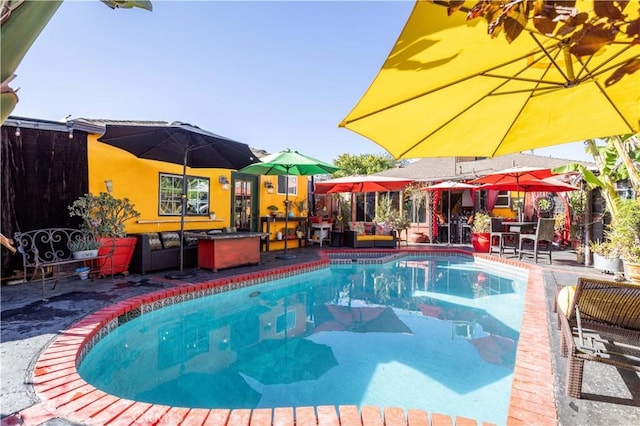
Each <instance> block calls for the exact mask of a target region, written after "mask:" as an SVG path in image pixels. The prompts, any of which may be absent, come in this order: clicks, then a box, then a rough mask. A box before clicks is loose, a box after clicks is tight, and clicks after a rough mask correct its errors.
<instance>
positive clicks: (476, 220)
mask: <svg viewBox="0 0 640 426" xmlns="http://www.w3.org/2000/svg"><path fill="white" fill-rule="evenodd" d="M490 234H491V216H489V214H488V213H485V212H476V213H475V214H474V215H473V224H472V225H471V244H472V245H473V249H474V250H475V251H477V252H480V253H489V249H490V248H491V244H490V243H491V241H490V238H489V235H490Z"/></svg>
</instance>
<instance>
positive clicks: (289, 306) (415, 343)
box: [79, 255, 526, 424]
mask: <svg viewBox="0 0 640 426" xmlns="http://www.w3.org/2000/svg"><path fill="white" fill-rule="evenodd" d="M503 270H504V268H500V270H498V269H497V268H490V265H489V264H487V263H486V262H485V263H484V264H482V270H478V269H476V268H475V267H474V265H473V262H472V258H470V257H459V258H451V257H442V256H440V257H438V256H435V257H434V256H430V257H425V256H415V255H411V256H410V257H406V258H397V257H396V258H395V259H393V260H392V261H391V262H388V263H384V264H381V263H376V261H374V260H369V261H368V262H366V264H359V263H357V262H354V261H353V259H346V261H345V262H344V263H342V264H339V265H334V266H333V267H332V268H331V270H330V271H329V270H326V269H321V270H317V271H315V272H309V273H307V274H305V275H304V276H302V275H296V276H294V277H288V278H280V279H277V280H276V281H275V282H274V283H273V284H266V283H261V284H257V285H254V286H251V287H247V288H240V289H236V290H234V291H232V292H225V293H221V294H217V295H215V296H213V298H211V297H210V296H206V294H205V292H202V294H198V293H197V292H196V293H195V294H193V295H191V296H192V297H191V298H189V297H188V296H185V297H184V298H183V301H182V302H181V303H178V304H172V305H170V306H164V304H159V305H158V304H157V303H156V304H151V305H150V306H149V305H147V306H146V307H144V306H143V307H142V309H141V311H140V313H144V315H142V316H138V317H137V318H134V319H132V320H131V321H126V322H125V321H122V324H120V326H119V327H117V329H116V331H115V332H111V333H108V334H106V333H105V335H104V336H102V338H101V339H98V340H97V341H96V342H95V347H94V348H93V350H91V351H85V352H84V354H86V356H84V359H83V362H82V363H81V365H80V368H79V370H80V373H81V375H82V376H83V377H85V379H86V380H87V381H88V382H89V383H93V384H95V385H96V386H97V387H98V388H100V389H103V390H105V391H107V392H109V393H112V394H115V395H118V396H121V397H125V398H131V399H135V400H147V401H150V402H153V403H160V404H168V405H182V406H192V407H193V406H202V407H210V408H211V407H218V406H220V407H222V406H225V407H229V408H240V407H249V408H254V407H264V406H267V407H269V406H300V405H323V404H335V405H339V404H355V405H365V404H366V405H377V406H397V407H403V408H405V409H406V408H422V409H425V410H429V411H437V412H440V413H449V414H451V415H463V416H466V417H469V418H476V419H481V420H485V421H491V422H495V423H498V424H503V423H505V420H506V415H507V414H506V412H507V407H508V404H509V395H510V389H511V377H512V371H513V364H514V359H515V350H516V344H517V340H518V330H519V326H520V323H521V319H522V305H523V303H524V293H525V287H526V285H525V283H526V271H525V270H523V269H519V268H510V269H509V270H508V272H507V273H503V272H501V271H503ZM514 277H515V278H516V280H514V279H513V278H514ZM301 281H304V284H300V282H301ZM292 284H293V285H292ZM292 287H293V288H295V290H296V291H297V292H296V293H290V292H289V290H291V289H292ZM196 296H197V297H196ZM205 296H206V297H205ZM178 301H180V300H178ZM212 301H214V303H215V306H217V307H218V308H215V309H214V308H212V306H211V302H212ZM155 306H157V307H163V308H162V309H152V308H154V307H155ZM220 306H222V307H220ZM236 311H242V312H247V313H250V314H251V315H243V316H241V317H235V316H233V315H232V313H233V312H236ZM135 316H136V315H132V317H135ZM160 317H168V318H170V319H169V320H168V321H166V322H165V321H161V318H160ZM349 318H351V323H350V322H349V321H348V319H349ZM354 318H356V321H355V323H353V319H354ZM365 319H369V321H365ZM143 320H144V321H143ZM194 324H197V325H195V326H194ZM119 336H126V337H125V338H124V339H121V340H118V337H119ZM133 336H140V337H142V338H141V339H137V338H135V339H134V337H133ZM269 336H271V338H269ZM274 337H277V339H275V340H274ZM284 337H286V338H287V339H284ZM273 341H276V342H282V341H284V342H288V343H286V344H285V345H289V347H285V349H282V346H284V345H274V346H275V348H274V349H275V350H276V351H278V350H280V351H281V353H283V354H284V355H283V357H282V358H277V356H274V355H270V356H263V358H262V359H259V358H257V357H259V356H261V355H262V353H263V352H265V351H264V350H263V349H266V348H262V347H261V348H260V350H257V351H256V350H252V348H253V349H255V348H256V347H259V346H258V345H260V344H262V343H263V342H273ZM300 341H304V342H309V343H305V344H304V345H306V346H311V347H313V348H314V350H317V351H318V353H319V355H317V359H313V358H312V359H310V360H309V361H308V362H307V363H306V364H304V363H303V366H302V367H298V370H296V371H297V373H296V374H298V373H299V374H302V375H303V376H302V378H303V379H305V380H303V381H299V380H298V379H299V378H300V377H297V376H296V374H293V373H277V372H276V373H275V374H269V373H273V372H274V371H273V370H274V368H275V367H277V366H278V365H279V364H283V363H285V362H290V363H293V362H294V361H297V362H298V364H300V362H299V361H300V360H299V359H296V357H295V356H291V351H294V352H293V353H296V354H297V352H295V350H298V346H295V345H298V344H299V343H292V342H300ZM263 346H264V345H263ZM316 346H317V347H318V348H322V349H318V348H316ZM327 347H328V348H329V349H330V353H331V354H333V357H334V359H335V362H334V361H333V360H332V359H330V356H329V355H327V354H328V353H327V352H326V351H325V349H324V348H327ZM165 348H169V350H168V351H167V352H166V354H165V355H164V356H160V355H159V354H160V352H162V350H164V349H165ZM363 349H364V351H363ZM391 349H394V350H395V351H391ZM445 349H446V350H445ZM100 351H102V352H105V353H108V354H109V356H108V357H106V358H105V359H106V361H99V360H98V358H100V357H99V355H100ZM322 351H325V352H322ZM447 351H453V352H454V353H455V356H452V355H451V354H450V352H447ZM277 353H278V352H276V354H277ZM313 353H314V352H311V354H312V355H313ZM398 354H401V356H399V355H398ZM127 357H129V358H130V359H133V360H136V359H137V360H139V361H142V363H141V364H139V365H138V367H134V368H133V369H132V370H129V371H126V370H123V367H122V366H121V365H118V364H115V362H114V360H115V359H127ZM269 357H270V358H269ZM94 358H95V359H94ZM211 358H213V359H215V362H214V363H213V365H211V364H209V365H207V366H205V359H206V360H207V361H209V360H210V359H211ZM233 358H236V359H233ZM237 359H240V360H241V361H243V362H239V363H236V364H233V366H232V367H230V366H231V365H232V362H234V361H236V360H237ZM426 361H429V362H426ZM269 362H271V363H272V364H269ZM334 364H335V365H334ZM261 365H270V367H268V368H266V369H256V368H255V367H256V366H261ZM141 366H142V367H141ZM150 367H154V368H156V369H157V370H156V371H155V372H153V373H152V374H151V375H152V376H154V377H164V379H165V382H164V383H160V382H157V383H156V384H153V385H150V384H147V385H146V386H142V389H138V390H135V391H134V390H132V389H133V386H132V385H131V383H143V382H144V380H143V377H141V376H140V374H139V373H141V372H142V371H143V370H147V369H148V368H150ZM316 368H317V371H316ZM94 372H95V373H98V374H92V373H94ZM287 374H289V375H287ZM283 377H285V378H286V380H282V378H283ZM105 378H107V379H108V380H103V382H104V383H102V382H100V380H102V379H105ZM124 379H130V380H129V381H128V382H127V381H125V380H124ZM310 379H314V381H315V382H317V385H318V388H312V387H310ZM145 380H146V379H145ZM207 381H208V382H209V383H216V384H222V385H224V388H225V389H229V388H230V387H234V386H236V385H239V387H238V389H239V390H238V392H237V393H233V394H232V393H231V392H228V391H227V392H225V393H223V394H224V396H225V397H226V399H222V400H219V401H218V402H216V403H214V404H213V405H211V404H212V403H211V401H212V396H213V395H215V394H218V393H220V392H219V391H218V390H219V388H215V386H210V387H209V388H206V387H203V386H200V387H199V388H198V387H197V389H198V390H197V391H195V392H192V391H188V390H187V388H188V385H189V384H190V383H197V384H200V385H202V383H203V382H207ZM279 381H286V382H288V383H279ZM147 383H148V382H147ZM392 385H398V388H399V390H398V389H394V388H393V386H392ZM176 389H180V392H176ZM207 389H208V392H207ZM401 390H408V391H409V392H407V393H405V394H403V393H402V392H400V391H401ZM190 393H191V394H194V393H195V394H196V397H197V398H200V399H199V400H198V399H196V400H195V402H194V401H193V400H191V401H188V400H181V398H184V397H186V396H187V394H190ZM281 395H285V399H276V398H277V397H278V396H281ZM324 395H330V396H331V398H329V399H327V398H326V397H325V396H324ZM293 396H295V398H293ZM287 398H289V399H287ZM238 401H242V403H241V404H238ZM255 401H258V402H255ZM498 401H500V405H501V408H497V405H498Z"/></svg>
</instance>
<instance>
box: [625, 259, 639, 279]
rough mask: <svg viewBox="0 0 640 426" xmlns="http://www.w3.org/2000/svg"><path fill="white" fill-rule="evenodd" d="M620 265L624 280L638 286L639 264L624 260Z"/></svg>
mask: <svg viewBox="0 0 640 426" xmlns="http://www.w3.org/2000/svg"><path fill="white" fill-rule="evenodd" d="M622 265H623V269H624V276H625V278H626V279H628V280H629V281H631V282H632V283H634V284H640V263H633V262H629V261H627V260H624V261H623V262H622Z"/></svg>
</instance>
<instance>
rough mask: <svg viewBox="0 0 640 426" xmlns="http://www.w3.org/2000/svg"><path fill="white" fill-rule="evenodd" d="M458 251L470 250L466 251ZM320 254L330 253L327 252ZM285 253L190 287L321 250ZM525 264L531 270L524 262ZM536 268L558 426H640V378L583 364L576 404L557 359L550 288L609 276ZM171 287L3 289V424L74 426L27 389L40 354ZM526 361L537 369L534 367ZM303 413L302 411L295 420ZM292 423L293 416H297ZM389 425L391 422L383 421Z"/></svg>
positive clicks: (205, 275) (156, 279)
mask: <svg viewBox="0 0 640 426" xmlns="http://www.w3.org/2000/svg"><path fill="white" fill-rule="evenodd" d="M409 248H410V249H416V250H422V249H424V250H430V249H434V248H436V249H446V248H445V247H443V246H438V245H427V244H424V245H422V244H421V245H414V246H410V247H409ZM457 248H462V249H465V250H469V247H467V246H460V247H457ZM326 249H328V250H334V249H332V248H326ZM290 252H291V253H292V254H295V255H296V258H294V259H287V260H283V259H278V258H276V256H275V253H266V254H265V253H263V254H262V257H261V263H260V265H255V266H246V267H239V268H233V269H227V270H221V271H219V272H216V273H212V272H206V271H198V272H197V274H196V276H195V277H194V278H191V279H189V280H188V281H189V282H192V283H196V282H202V281H208V280H212V279H218V278H225V277H231V276H235V275H239V274H246V273H255V272H258V271H265V270H269V269H272V268H280V267H287V266H292V265H296V264H300V263H303V262H312V261H315V260H318V259H319V258H320V256H321V254H320V253H321V249H319V248H318V247H308V248H301V249H293V250H290ZM525 263H527V264H529V265H530V263H529V262H525ZM538 268H539V273H540V276H542V277H543V278H544V279H543V281H544V290H545V291H544V296H545V300H544V302H545V303H546V306H547V309H546V312H545V315H546V317H547V318H548V326H546V328H547V330H544V329H542V328H540V329H538V330H537V332H540V333H544V332H546V333H547V334H548V339H549V341H550V352H551V363H552V366H553V383H552V384H551V383H544V377H542V378H541V380H540V381H541V383H540V386H541V387H545V386H551V385H552V387H553V394H554V398H555V401H554V402H555V407H556V415H557V419H558V420H557V423H558V424H560V425H587V424H588V425H634V424H640V375H639V374H637V373H633V372H630V371H626V370H617V369H615V368H613V367H609V366H606V365H601V364H598V365H591V364H594V363H587V364H586V366H585V377H584V387H583V390H584V393H585V395H584V398H583V399H574V398H569V397H566V396H565V394H564V372H565V370H564V367H565V360H564V359H563V358H562V357H560V355H559V351H558V348H559V342H558V339H559V332H558V330H557V329H556V328H555V324H556V321H555V314H554V313H553V312H552V306H553V298H554V295H555V291H556V286H558V285H561V286H564V285H573V284H575V282H576V280H577V278H578V277H579V276H588V275H595V276H597V277H599V278H612V277H611V276H604V274H602V273H600V272H599V271H596V270H594V269H593V268H590V267H584V266H582V265H578V264H577V263H576V262H575V255H574V254H573V253H572V252H570V251H558V252H555V253H554V263H553V265H548V264H547V263H546V262H545V261H544V260H541V261H540V263H539V264H538V267H537V268H534V269H538ZM176 285H177V284H176V282H175V281H171V280H166V279H164V273H156V274H152V275H147V276H139V275H131V276H128V277H115V278H114V279H113V280H111V279H101V280H95V281H80V280H78V279H69V280H66V281H64V282H60V283H58V285H57V287H56V289H55V290H52V291H51V290H50V291H48V298H49V300H48V301H46V302H44V301H42V300H41V292H40V285H39V284H38V283H30V284H20V285H14V286H8V285H4V286H3V287H2V289H1V302H2V303H1V306H0V309H1V319H2V323H1V328H0V331H1V343H0V350H1V353H0V361H1V364H0V365H1V369H2V370H1V377H2V386H1V407H2V408H1V413H0V415H1V416H2V420H1V422H2V425H3V426H4V425H11V424H21V423H20V421H22V422H24V423H22V424H29V425H37V424H46V425H72V424H78V423H77V422H75V423H74V422H73V421H70V420H68V419H65V418H64V416H60V417H56V416H51V413H50V412H48V411H47V410H46V407H43V404H41V401H39V399H38V396H37V395H36V393H35V390H34V386H33V374H34V368H35V365H36V362H37V361H38V359H39V358H40V356H41V354H42V353H43V352H44V351H45V350H46V348H47V347H48V346H49V345H50V344H51V342H52V341H53V340H54V339H55V338H56V337H57V335H58V333H59V332H60V331H63V330H65V329H67V328H69V327H70V326H71V325H72V324H73V323H75V322H77V321H78V320H80V319H82V318H84V317H86V316H87V315H90V314H91V313H93V312H95V311H97V310H100V309H102V308H105V307H107V306H110V305H112V304H114V303H116V302H119V301H122V300H125V299H129V298H131V297H135V296H140V295H144V294H148V293H151V292H154V291H158V290H164V289H172V288H175V286H176ZM543 337H547V336H543ZM529 362H535V360H530V361H529ZM520 404H522V405H525V406H526V405H530V409H531V411H532V412H535V411H536V410H543V409H544V408H543V407H542V406H538V403H537V402H536V401H535V400H534V398H531V399H530V400H526V399H525V400H522V401H520ZM304 414H305V413H303V412H301V413H300V416H302V415H304ZM306 414H309V413H306ZM351 414H353V413H351ZM340 415H341V416H340V419H341V420H342V423H341V424H343V425H344V424H346V425H350V424H354V423H348V422H346V421H345V417H342V413H340ZM385 415H386V412H385ZM398 415H399V414H398V413H395V414H390V415H389V416H391V417H389V418H392V417H393V416H398ZM296 416H298V412H297V411H296ZM318 417H320V410H318ZM361 417H364V413H362V414H361ZM301 418H302V417H298V424H300V419H301ZM325 418H328V419H331V421H333V422H334V423H331V422H330V424H338V423H335V422H337V421H338V419H337V418H335V419H334V418H333V417H331V415H329V417H325ZM551 418H555V416H551ZM437 420H438V419H437V418H435V417H434V418H432V420H431V421H432V423H433V424H436V423H437V424H443V423H439V422H437ZM440 420H442V421H443V422H445V423H444V424H447V423H446V422H447V421H450V420H449V418H448V417H446V419H440ZM248 421H249V420H247V419H245V420H240V422H239V423H237V424H247V425H248V424H249V423H248ZM467 421H468V419H458V420H456V424H469V423H468V422H467ZM243 422H245V423H243ZM510 423H513V424H554V423H555V422H551V423H550V422H543V423H540V420H539V419H534V420H531V422H529V421H527V420H525V419H520V420H518V421H516V420H514V419H512V421H511V422H510ZM184 424H186V423H184ZM261 424H262V423H261ZM306 424H311V423H306ZM357 424H360V423H357ZM387 424H391V423H390V422H389V421H388V420H387ZM394 424H397V423H394ZM411 424H414V423H411ZM416 424H417V423H416ZM419 424H426V423H419Z"/></svg>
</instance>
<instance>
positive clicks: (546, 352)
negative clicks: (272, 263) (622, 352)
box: [2, 249, 558, 426]
mask: <svg viewBox="0 0 640 426" xmlns="http://www.w3.org/2000/svg"><path fill="white" fill-rule="evenodd" d="M332 252H334V251H332V250H326V251H324V252H322V255H321V259H320V260H317V261H314V262H307V263H301V264H297V265H293V266H281V267H277V268H273V269H269V270H264V271H259V272H255V273H249V274H243V275H238V276H233V277H227V278H220V279H216V280H211V281H207V282H203V283H197V284H190V283H182V284H178V285H177V287H176V288H173V289H165V290H161V291H157V292H153V293H149V294H145V295H140V296H137V297H133V298H131V299H127V300H124V301H122V302H119V303H116V304H114V305H111V306H109V307H107V308H104V309H101V310H99V311H97V312H95V313H93V314H90V315H88V316H86V317H85V318H83V319H82V320H80V321H78V322H77V323H75V324H74V325H73V326H71V327H70V328H69V329H67V330H65V331H63V332H61V334H60V336H59V337H57V338H56V339H55V340H54V341H53V342H52V343H51V345H50V346H49V347H48V348H47V349H46V350H45V351H44V353H43V354H42V355H41V356H40V358H39V360H38V361H37V363H36V366H35V369H34V372H33V386H34V389H35V391H36V394H37V395H38V397H39V398H40V401H41V402H40V403H39V404H37V405H34V406H32V407H30V408H27V409H25V410H23V411H21V412H20V413H18V414H17V415H15V416H10V417H7V418H5V419H3V421H2V424H3V425H10V424H25V425H38V424H41V423H43V422H45V421H47V420H50V419H53V418H63V419H67V420H69V421H72V422H77V423H82V424H86V425H130V424H136V425H152V424H153V425H189V426H191V425H194V426H195V425H221V426H266V425H293V424H295V425H299V426H300V425H336V426H338V425H348V426H352V425H353V426H355V425H362V426H373V425H388V426H400V425H405V426H406V425H410V426H423V425H424V426H429V425H431V426H445V425H464V426H467V425H469V426H471V425H478V424H483V425H484V424H487V423H482V422H479V421H476V420H473V419H468V418H464V417H457V416H456V417H451V416H448V415H443V414H438V413H427V412H426V411H423V410H406V411H405V410H403V409H401V408H397V407H375V406H362V407H357V406H351V405H349V406H339V407H337V408H336V407H335V406H333V405H331V406H317V407H295V408H294V407H284V408H275V409H262V408H261V409H255V410H249V409H236V410H226V409H212V410H209V409H189V408H179V407H170V406H165V405H157V404H148V403H144V402H136V401H132V400H127V399H121V398H118V397H116V396H113V395H109V394H107V393H105V392H103V391H101V390H99V389H96V388H95V387H93V386H91V385H89V384H88V383H86V382H85V381H84V380H83V379H82V378H81V377H80V375H79V374H78V372H77V370H76V364H77V362H78V361H79V360H80V359H81V358H82V355H83V351H86V350H88V347H90V346H91V344H92V342H95V341H97V340H98V338H99V337H100V333H101V332H102V333H105V332H108V331H109V330H110V329H112V328H113V327H115V326H117V321H118V318H119V317H121V316H123V315H126V314H127V313H129V312H132V311H133V310H137V311H140V310H141V309H142V308H143V307H144V305H149V304H154V303H161V302H162V301H163V300H167V299H170V300H172V302H171V303H174V302H173V301H176V302H179V301H181V300H184V298H185V295H189V294H193V293H194V292H198V291H202V292H207V294H208V293H210V292H214V293H215V292H219V291H220V290H221V288H226V289H233V288H238V287H243V286H246V285H253V284H256V283H259V282H263V281H266V280H269V279H272V278H278V277H283V276H288V275H291V274H295V273H300V272H306V271H309V270H314V269H320V268H324V267H326V266H327V265H328V264H329V263H330V258H329V255H330V254H331V253H332ZM399 252H404V253H420V254H423V253H429V254H447V255H450V254H458V255H463V256H474V257H476V258H478V259H486V260H488V261H491V262H492V263H499V264H503V265H504V267H509V266H511V267H515V268H520V269H528V273H529V278H528V285H527V294H526V299H525V307H524V315H523V322H522V327H521V331H520V339H519V343H518V349H517V355H516V362H515V368H514V374H513V384H512V388H511V400H510V404H509V410H508V417H507V425H532V424H535V425H556V424H557V423H558V420H557V415H556V407H555V398H554V392H553V368H552V364H551V350H550V339H549V327H548V321H547V314H546V309H547V308H546V303H545V300H546V299H545V289H544V285H543V280H544V277H543V274H542V270H541V269H540V268H538V267H536V266H534V265H529V264H525V263H522V262H518V261H515V260H509V259H505V258H497V257H494V256H489V255H485V254H478V253H470V252H468V251H465V250H459V249H427V250H425V249H414V250H412V249H402V250H398V249H396V250H375V251H372V250H367V251H366V252H363V251H362V250H354V253H366V254H377V253H380V254H385V253H389V254H391V253H393V254H397V253H399ZM335 253H336V254H337V253H340V254H341V255H344V254H345V253H348V252H345V250H340V251H336V252H335ZM216 289H218V290H219V291H216ZM186 297H187V298H188V297H189V296H186ZM14 421H15V422H16V423H12V422H14ZM19 422H21V423H19Z"/></svg>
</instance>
